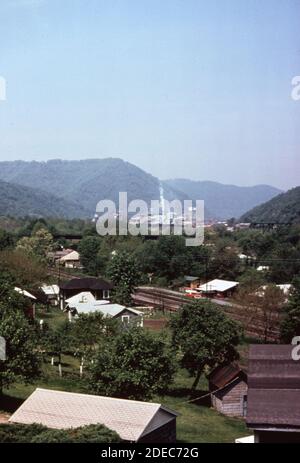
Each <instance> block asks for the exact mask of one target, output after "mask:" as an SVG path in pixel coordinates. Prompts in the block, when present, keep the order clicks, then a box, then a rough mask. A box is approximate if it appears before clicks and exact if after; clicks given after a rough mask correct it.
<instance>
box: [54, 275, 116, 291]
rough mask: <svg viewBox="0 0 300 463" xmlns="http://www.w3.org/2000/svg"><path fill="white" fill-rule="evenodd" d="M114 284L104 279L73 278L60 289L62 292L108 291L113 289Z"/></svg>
mask: <svg viewBox="0 0 300 463" xmlns="http://www.w3.org/2000/svg"><path fill="white" fill-rule="evenodd" d="M112 288H113V284H112V283H111V282H109V281H107V280H104V279H103V278H93V277H87V278H73V279H72V280H69V281H68V282H66V283H63V284H61V285H60V289H62V290H68V289H70V290H82V291H89V290H91V291H92V290H95V291H96V290H107V289H112Z"/></svg>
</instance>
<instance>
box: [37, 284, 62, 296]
mask: <svg viewBox="0 0 300 463" xmlns="http://www.w3.org/2000/svg"><path fill="white" fill-rule="evenodd" d="M41 290H42V291H43V292H44V293H45V294H46V295H47V296H57V295H58V294H59V286H58V285H49V286H47V285H43V286H42V287H41Z"/></svg>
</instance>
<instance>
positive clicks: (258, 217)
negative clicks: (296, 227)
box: [241, 186, 300, 224]
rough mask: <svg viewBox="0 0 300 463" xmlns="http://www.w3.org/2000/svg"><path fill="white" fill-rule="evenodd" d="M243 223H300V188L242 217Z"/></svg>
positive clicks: (279, 196) (281, 195)
mask: <svg viewBox="0 0 300 463" xmlns="http://www.w3.org/2000/svg"><path fill="white" fill-rule="evenodd" d="M241 220H242V221H243V222H290V223H295V224H298V223H300V186H299V187H296V188H293V189H292V190H289V191H287V192H286V193H282V194H280V195H278V196H276V197H275V198H273V199H271V201H268V202H266V203H264V204H262V205H261V206H257V207H255V208H254V209H252V210H250V211H249V212H247V213H246V214H244V215H243V216H242V217H241Z"/></svg>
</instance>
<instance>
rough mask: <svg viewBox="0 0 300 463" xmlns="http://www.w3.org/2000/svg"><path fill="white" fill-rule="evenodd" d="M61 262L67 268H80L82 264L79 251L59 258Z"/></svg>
mask: <svg viewBox="0 0 300 463" xmlns="http://www.w3.org/2000/svg"><path fill="white" fill-rule="evenodd" d="M59 263H60V264H61V265H63V266H64V267H66V268H78V267H79V266H80V255H79V252H77V251H72V252H69V253H68V254H67V255H65V256H63V257H61V258H60V259H59Z"/></svg>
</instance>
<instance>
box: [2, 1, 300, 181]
mask: <svg viewBox="0 0 300 463" xmlns="http://www.w3.org/2000/svg"><path fill="white" fill-rule="evenodd" d="M0 18H1V22H0V75H1V76H3V77H5V79H6V81H7V100H6V101H5V102H2V101H0V159H1V160H9V159H24V160H33V159H35V160H47V159H51V158H64V159H83V158H92V157H99V158H102V157H121V158H123V159H124V160H127V161H129V162H132V163H134V164H136V165H138V166H139V167H141V168H143V169H145V170H146V171H148V172H150V173H152V174H153V175H156V176H159V177H160V178H171V177H188V178H192V179H199V180H216V181H221V182H224V183H235V184H238V185H252V184H257V183H268V184H272V185H274V186H278V187H281V188H284V189H287V188H289V187H292V186H296V185H298V184H299V183H300V182H299V172H300V162H299V159H300V156H299V151H300V130H299V122H300V101H294V100H292V98H291V91H292V86H291V80H292V78H293V77H294V76H296V75H300V34H299V30H300V0H284V1H282V0H210V1H204V0H105V1H104V0H1V2H0Z"/></svg>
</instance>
